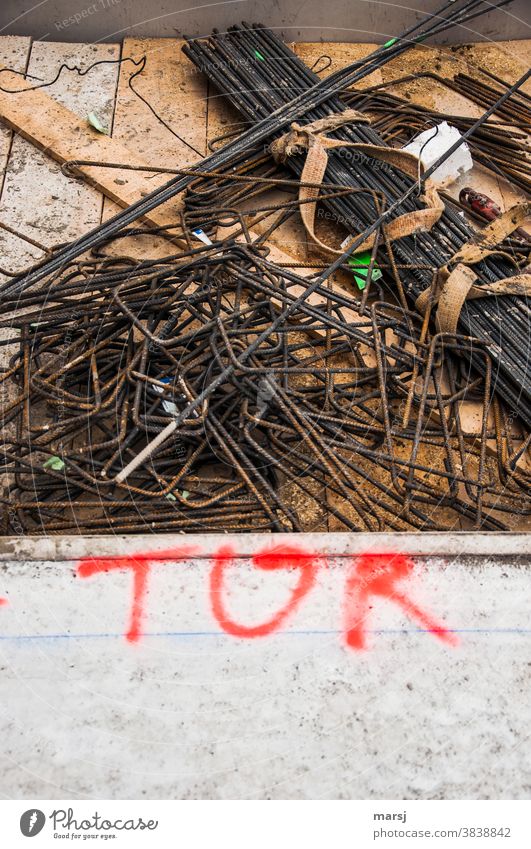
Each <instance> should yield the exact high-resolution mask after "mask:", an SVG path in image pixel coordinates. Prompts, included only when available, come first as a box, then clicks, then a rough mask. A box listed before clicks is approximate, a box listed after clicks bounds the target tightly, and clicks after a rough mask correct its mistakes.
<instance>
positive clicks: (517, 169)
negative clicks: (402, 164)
mask: <svg viewBox="0 0 531 849" xmlns="http://www.w3.org/2000/svg"><path fill="white" fill-rule="evenodd" d="M460 76H462V75H458V76H456V78H455V80H454V81H451V80H445V79H444V78H443V77H439V76H437V75H435V74H427V73H422V74H410V75H408V76H406V77H402V78H400V79H397V80H392V82H390V83H382V84H381V85H377V86H371V88H369V89H366V90H362V91H355V90H353V91H352V92H349V93H348V94H345V95H344V96H343V100H344V102H345V103H346V104H348V105H349V106H352V107H353V108H355V109H358V110H359V111H360V112H363V113H366V114H368V115H370V116H371V123H372V127H373V129H374V130H376V131H377V132H378V134H379V135H380V136H381V137H382V139H384V141H386V142H387V144H392V145H400V146H403V145H405V144H407V142H409V141H410V140H411V139H412V138H413V137H414V136H416V135H417V134H418V133H421V132H423V131H424V130H426V129H427V128H428V127H436V126H437V125H438V124H440V123H441V121H447V122H448V123H449V124H451V125H452V126H453V127H457V129H458V130H460V132H462V133H464V132H466V131H467V130H468V129H470V127H471V126H472V125H473V124H474V123H475V119H474V118H468V117H466V116H464V115H455V114H448V113H445V112H441V111H440V110H437V109H428V108H427V107H426V106H420V105H419V104H417V103H413V102H412V101H410V100H407V99H406V98H404V97H399V96H398V95H396V94H391V93H389V92H387V91H385V89H386V88H387V87H388V86H391V85H392V86H393V88H394V87H396V86H399V85H400V83H405V82H409V81H410V80H419V79H425V78H427V79H429V80H435V81H436V82H437V83H438V84H439V85H445V86H447V87H448V88H451V89H452V90H454V91H459V93H462V94H464V95H465V96H466V97H470V93H469V92H468V91H467V90H466V89H460V88H459V87H457V86H456V85H455V84H454V83H455V81H457V80H458V79H459V78H460ZM499 95H500V92H499V91H498V90H496V91H495V92H494V99H496V98H497V97H499ZM471 99H472V98H471ZM492 102H493V101H491V102H490V103H489V104H488V106H491V105H492ZM482 105H483V104H482ZM530 116H531V110H530ZM517 117H518V113H517V112H516V111H515V112H514V113H512V120H509V118H508V117H504V118H503V119H499V120H497V121H488V122H485V123H484V124H483V125H482V126H481V127H479V128H478V130H476V131H475V132H474V133H473V134H472V136H471V137H470V138H469V139H468V145H469V147H470V150H471V152H472V156H473V159H474V161H475V162H478V163H479V164H480V165H483V166H484V167H485V168H488V169H489V170H491V171H493V172H494V174H496V175H501V176H502V177H504V178H505V179H506V180H509V181H510V182H511V183H512V184H513V185H514V186H517V187H518V188H520V189H522V190H523V191H524V192H526V193H527V194H531V146H530V144H529V135H528V133H526V132H525V131H524V129H523V128H522V125H521V123H520V122H517V123H516V124H515V123H514V122H515V119H516V118H517ZM528 123H529V127H530V128H531V117H530V119H528Z"/></svg>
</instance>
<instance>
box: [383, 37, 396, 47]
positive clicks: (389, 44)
mask: <svg viewBox="0 0 531 849" xmlns="http://www.w3.org/2000/svg"><path fill="white" fill-rule="evenodd" d="M397 41H398V39H397V38H390V39H389V41H386V42H385V44H384V47H392V46H393V44H396V42H397Z"/></svg>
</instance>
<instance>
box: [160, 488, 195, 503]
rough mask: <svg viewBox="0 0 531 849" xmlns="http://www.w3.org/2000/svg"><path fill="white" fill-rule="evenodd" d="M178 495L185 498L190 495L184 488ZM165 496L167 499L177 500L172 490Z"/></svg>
mask: <svg viewBox="0 0 531 849" xmlns="http://www.w3.org/2000/svg"><path fill="white" fill-rule="evenodd" d="M180 495H181V498H184V499H187V498H188V496H189V495H190V493H189V492H188V491H187V490H186V489H183V491H182V492H181V493H180ZM166 498H167V499H168V501H177V499H176V498H175V495H174V494H173V492H168V494H167V496H166Z"/></svg>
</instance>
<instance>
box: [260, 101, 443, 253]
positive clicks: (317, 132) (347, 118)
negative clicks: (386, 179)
mask: <svg viewBox="0 0 531 849" xmlns="http://www.w3.org/2000/svg"><path fill="white" fill-rule="evenodd" d="M353 121H358V122H360V121H363V122H364V123H367V122H368V119H367V117H366V116H365V115H362V114H361V113H360V112H357V111H356V110H355V109H346V110H345V111H344V112H341V113H340V114H339V115H330V116H328V117H327V118H321V119H320V120H319V121H313V122H312V123H310V124H305V125H304V126H301V125H300V124H297V123H293V124H292V125H291V129H290V131H289V132H288V133H285V134H284V135H283V136H281V137H280V138H279V139H277V140H276V141H274V142H273V144H272V145H271V153H272V155H273V157H274V159H275V161H276V162H285V161H286V159H287V158H288V157H289V156H292V155H293V154H295V153H302V152H303V151H305V150H306V151H307V155H306V161H305V163H304V168H303V171H302V175H301V182H303V183H315V184H317V186H319V185H321V184H322V182H323V178H324V175H325V172H326V168H327V165H328V150H331V149H334V148H338V147H348V148H350V149H351V150H355V151H358V152H359V153H362V154H365V155H366V156H369V157H371V158H372V159H376V160H378V161H380V162H383V163H385V164H386V165H390V166H391V167H393V168H396V169H398V170H400V171H403V172H404V173H406V174H407V175H408V176H410V177H413V178H414V179H417V177H418V175H419V160H418V159H417V157H416V156H413V154H411V153H407V152H406V151H403V150H395V149H393V148H389V147H383V146H380V145H373V144H362V143H356V142H345V141H342V140H340V139H330V138H328V137H327V136H326V135H325V133H326V132H330V130H335V129H337V128H338V127H341V126H343V125H344V124H347V123H351V122H353ZM421 173H422V172H421ZM318 197H319V188H317V187H313V188H308V187H304V186H301V188H300V190H299V200H301V201H311V200H312V199H313V200H314V201H315V202H314V203H311V202H310V203H308V202H306V203H302V204H301V207H300V213H301V218H302V221H303V223H304V227H305V229H306V232H307V233H308V235H309V236H310V238H311V239H312V240H313V241H314V242H315V244H316V245H318V246H319V247H320V248H321V250H323V251H325V252H327V253H331V254H335V255H338V256H339V255H341V254H342V253H344V250H345V249H342V250H338V249H336V248H331V247H330V246H329V245H325V243H324V242H322V241H321V240H320V239H319V238H318V237H317V235H316V233H315V213H316V209H317V198H318ZM422 200H423V202H424V203H425V204H426V208H425V209H419V210H415V212H406V213H405V214H404V215H400V216H398V218H395V219H394V220H393V221H391V222H389V223H388V224H386V235H387V237H388V238H389V240H390V241H394V240H395V239H403V238H404V237H405V236H411V235H413V234H414V233H420V232H426V231H428V230H430V229H431V228H432V227H433V225H434V224H435V223H436V222H437V221H438V220H439V218H440V217H441V215H442V212H443V210H444V204H443V202H442V200H441V199H440V197H439V195H438V193H437V189H436V188H435V185H434V184H433V183H432V182H431V181H430V180H426V183H425V185H424V195H423V196H422ZM357 238H358V237H357V235H354V236H351V237H350V239H349V244H351V243H352V242H353V241H355V239H357ZM376 238H377V234H376V233H373V234H371V235H370V236H369V237H368V238H367V239H366V240H365V241H364V242H363V243H362V244H361V245H360V246H359V247H358V248H357V250H356V253H360V252H361V251H365V250H369V249H370V248H372V246H373V245H374V240H375V239H376Z"/></svg>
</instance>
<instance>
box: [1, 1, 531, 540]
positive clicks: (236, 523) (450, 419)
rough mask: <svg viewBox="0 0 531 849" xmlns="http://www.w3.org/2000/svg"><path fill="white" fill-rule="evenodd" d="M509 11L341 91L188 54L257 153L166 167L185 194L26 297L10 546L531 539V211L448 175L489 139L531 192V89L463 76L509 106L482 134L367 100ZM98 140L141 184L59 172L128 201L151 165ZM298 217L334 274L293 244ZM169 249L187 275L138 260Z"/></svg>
mask: <svg viewBox="0 0 531 849" xmlns="http://www.w3.org/2000/svg"><path fill="white" fill-rule="evenodd" d="M498 5H499V6H502V5H505V4H504V3H503V2H502V3H499V4H498ZM482 6H483V4H481V3H479V2H477V0H463V2H457V3H453V2H452V3H446V4H445V6H444V8H443V9H442V10H439V12H438V13H437V14H436V15H428V16H426V17H425V18H424V19H423V20H422V21H420V22H419V23H418V24H416V25H415V26H414V27H412V28H410V29H409V30H407V31H406V32H405V33H403V34H402V36H400V37H398V38H397V39H392V40H391V41H390V42H388V43H387V44H386V45H383V46H382V47H381V48H379V49H378V50H377V51H375V53H374V54H371V55H370V56H369V57H366V58H365V59H364V60H361V61H359V62H357V63H355V64H354V65H352V66H350V67H348V68H345V69H342V70H341V71H339V72H337V73H336V74H333V75H331V76H330V77H328V78H326V79H324V80H319V79H318V78H317V77H316V76H315V74H314V73H313V72H312V71H311V70H309V69H308V68H307V67H306V66H305V65H304V63H303V62H301V61H300V60H299V59H298V58H297V57H296V56H295V54H294V53H293V52H292V51H291V50H289V48H288V47H287V46H286V45H284V44H283V43H282V42H281V41H280V40H279V39H278V38H277V36H275V35H274V34H273V33H272V32H270V31H269V30H267V29H266V28H264V27H261V26H256V25H253V26H248V25H243V26H242V27H234V28H232V29H231V30H230V31H229V32H228V33H226V34H219V33H215V34H214V35H213V36H212V37H211V38H210V39H208V40H207V41H195V40H194V41H190V42H188V43H187V44H186V46H185V52H186V54H187V55H188V56H189V57H190V58H191V59H192V61H193V62H194V63H195V64H196V65H197V66H198V67H199V68H200V70H201V71H202V72H203V73H205V74H206V75H207V76H208V78H209V79H210V80H211V81H212V82H213V83H214V84H215V85H216V86H217V88H218V89H219V90H220V91H221V92H222V93H223V94H224V95H226V96H227V97H228V99H229V101H230V102H231V103H232V104H233V105H234V106H235V107H236V108H237V109H238V110H239V112H240V114H241V115H242V116H243V117H244V118H245V120H246V121H248V122H250V125H251V126H250V127H249V129H247V130H246V131H245V132H243V133H242V134H240V135H239V136H238V138H236V139H234V140H232V141H230V142H229V143H228V144H226V145H224V146H223V147H221V148H219V149H218V147H217V146H216V149H215V150H214V152H213V153H211V154H210V155H209V156H207V157H206V158H204V159H203V160H201V161H200V162H199V163H198V164H197V165H195V166H194V167H192V168H186V169H184V168H181V169H171V168H168V169H165V168H164V169H154V168H151V169H149V170H151V171H152V172H153V173H155V172H156V171H157V170H167V171H168V172H169V173H173V174H175V176H174V177H173V178H172V179H171V180H170V181H169V182H168V183H167V184H165V185H164V186H162V187H160V188H157V189H156V190H155V191H153V192H150V193H149V194H147V196H140V195H142V194H144V195H145V192H144V193H142V192H139V190H138V189H139V186H140V185H141V182H140V180H141V179H142V180H145V177H142V178H140V177H139V178H138V181H137V180H135V181H133V186H131V187H126V188H125V189H124V190H123V192H122V190H121V189H120V186H119V184H118V188H117V189H116V196H117V198H118V199H119V200H121V202H127V198H128V197H129V196H130V193H131V192H136V193H137V194H136V198H135V199H134V201H133V203H132V204H131V205H130V206H128V207H127V209H125V210H124V211H123V212H120V213H119V214H118V215H115V216H114V218H112V219H110V220H109V221H106V222H105V223H103V224H101V225H100V226H98V227H97V228H95V229H94V230H93V231H91V232H90V233H87V234H86V236H85V237H83V238H81V239H79V240H77V241H76V242H75V243H71V244H68V245H66V246H62V247H59V248H57V249H56V250H54V251H52V252H50V253H49V255H48V256H47V257H46V258H45V259H44V260H43V261H42V262H40V263H39V264H37V265H35V266H33V267H31V268H30V269H26V270H25V271H24V272H22V273H18V274H12V275H10V276H9V277H8V279H6V280H5V281H4V282H3V283H1V284H0V296H1V298H2V307H3V319H2V321H1V322H0V334H1V340H2V341H1V342H0V345H1V346H5V347H8V349H9V350H10V351H12V352H13V353H12V355H11V359H10V362H9V365H8V367H7V368H6V369H5V371H4V372H3V374H1V375H0V384H1V385H2V388H3V390H4V399H6V400H5V401H4V404H3V444H2V446H1V448H0V451H1V456H2V472H1V479H2V483H3V492H4V494H3V497H2V503H3V505H4V510H3V513H2V517H3V533H8V534H9V533H15V532H16V533H19V532H21V531H20V530H19V529H22V532H23V533H27V534H42V533H46V534H62V533H78V532H80V533H84V534H86V533H89V534H90V533H93V534H97V533H109V532H126V533H140V532H145V531H146V528H150V529H152V530H153V531H181V532H183V533H184V532H188V531H196V532H197V531H206V532H219V531H233V532H234V531H251V530H253V531H262V532H275V531H309V530H339V531H364V530H370V531H384V530H388V529H392V530H409V529H419V530H449V529H455V528H458V529H480V528H481V529H483V530H490V531H495V530H506V529H511V528H513V527H514V525H515V522H516V523H517V525H518V527H519V528H521V527H522V525H523V524H525V520H526V517H527V516H528V515H529V513H530V508H531V499H530V489H529V482H530V474H531V467H530V464H529V459H528V458H529V451H530V443H531V436H530V434H529V430H528V428H529V425H530V424H531V380H530V378H529V374H528V368H527V360H528V358H529V354H530V353H531V350H529V318H530V314H529V308H528V306H527V301H526V297H525V296H526V295H527V294H530V293H531V278H530V274H529V268H528V265H529V256H528V254H529V243H528V237H527V231H526V230H525V228H524V227H523V226H522V225H525V223H526V222H525V219H526V216H527V215H528V213H529V204H522V205H520V206H519V207H517V208H514V209H512V210H510V211H509V212H505V213H503V212H502V210H501V209H500V208H499V207H497V206H496V204H494V203H493V202H492V201H490V199H489V198H488V197H487V198H486V199H484V198H485V196H484V195H481V193H478V192H477V191H476V190H475V189H474V188H473V187H472V186H467V187H466V189H463V190H462V191H461V195H460V201H458V200H457V198H451V197H450V196H449V195H448V194H447V192H439V191H438V189H437V187H436V186H435V185H434V184H433V183H432V181H431V180H430V177H431V176H432V175H433V174H434V173H436V170H437V169H438V168H440V167H441V165H444V164H445V163H447V162H448V161H449V160H450V157H451V156H452V154H453V153H454V152H455V151H456V150H457V151H460V150H462V143H463V141H466V142H467V143H469V144H470V149H471V153H472V156H473V158H474V160H475V161H476V162H478V161H480V162H483V163H484V162H485V161H487V160H488V161H489V162H490V164H491V166H492V168H493V169H494V170H496V171H502V172H503V173H504V175H505V176H511V175H513V176H514V177H515V183H516V184H517V185H518V186H519V187H523V186H525V185H528V181H529V172H528V167H529V166H528V161H527V162H526V161H524V160H525V157H524V156H522V157H521V160H520V157H519V154H520V153H521V152H525V151H528V139H527V135H526V132H525V130H526V127H527V126H528V124H529V114H528V113H529V106H528V104H527V102H526V98H525V96H523V95H522V94H521V92H520V86H521V83H522V82H523V81H524V80H525V79H526V78H527V77H529V74H528V75H527V77H523V78H522V80H519V81H518V82H517V83H516V84H514V85H509V84H505V83H504V82H503V80H501V79H498V78H496V79H495V80H494V81H492V80H491V81H489V84H488V85H487V84H485V85H479V84H476V83H477V81H472V83H470V81H469V80H468V78H466V77H463V75H460V76H458V77H456V79H457V82H456V85H457V86H458V87H459V88H460V90H462V91H466V92H468V94H467V96H470V97H471V98H472V99H475V102H478V103H479V102H480V100H481V101H482V104H481V105H482V107H484V108H485V109H486V112H485V114H484V115H483V116H482V117H481V118H479V119H477V120H476V119H465V118H463V119H461V123H459V122H458V121H457V120H456V121H454V119H453V117H452V116H445V115H443V114H441V113H436V112H429V111H428V110H426V109H423V108H422V107H417V106H414V105H413V104H411V103H410V102H409V101H402V100H401V99H400V98H399V97H398V96H397V95H396V94H394V93H387V92H385V91H382V90H381V89H382V86H376V87H372V88H370V89H367V90H365V91H363V90H361V91H359V90H356V91H353V90H351V89H350V86H351V85H352V84H353V83H354V82H359V81H360V80H362V79H364V78H365V76H367V75H368V74H370V73H372V72H373V71H374V70H375V69H378V68H380V67H382V65H383V64H385V63H387V62H388V61H389V60H390V59H391V58H393V57H396V56H398V55H400V54H401V53H402V52H403V51H405V50H407V49H408V47H409V44H410V43H411V37H412V35H413V37H414V39H415V40H417V41H418V40H424V39H426V38H427V37H429V36H430V35H432V34H435V33H438V32H442V31H443V30H444V29H445V28H446V27H449V26H450V25H451V24H452V23H455V22H456V21H460V22H464V21H468V20H471V19H472V18H473V17H475V16H476V15H477V14H480V12H481V11H482V9H481V8H480V7H482ZM530 73H531V72H530ZM491 82H495V83H496V85H495V86H494V85H491ZM30 94H33V93H30ZM38 94H39V97H41V98H42V97H44V95H43V94H42V92H39V93H38ZM397 104H399V105H400V108H398V107H397ZM402 107H403V108H402ZM526 110H527V111H526ZM404 115H406V116H407V117H406V118H404V117H403V116H404ZM492 116H497V118H496V119H494V120H493V119H492ZM67 119H68V116H66V115H65V113H64V112H63V113H62V120H63V121H67ZM489 119H490V120H489ZM446 120H447V121H448V122H449V123H450V124H451V125H452V126H455V127H457V131H459V132H458V136H459V138H457V140H456V141H453V142H452V143H450V144H449V145H445V148H444V151H443V152H442V153H441V155H440V156H437V157H436V158H435V160H434V161H430V164H429V166H428V167H427V169H426V170H423V168H422V166H421V165H420V163H419V160H418V159H417V158H416V157H414V156H412V155H411V154H408V153H404V152H402V151H400V150H398V149H397V148H400V147H402V146H403V145H404V144H407V142H408V141H410V139H411V137H412V136H414V135H416V134H417V133H418V132H420V131H423V130H425V129H426V127H428V128H433V127H436V126H438V125H439V124H440V123H441V121H446ZM526 122H527V124H526ZM96 129H97V128H96ZM429 132H430V134H431V135H433V132H431V131H429ZM459 134H461V135H459ZM70 137H72V138H73V133H72V132H70V133H69V138H70ZM501 140H503V141H504V142H505V141H509V142H510V144H511V145H512V147H511V151H512V152H511V154H510V156H509V155H506V154H505V153H500V154H499V155H498V153H497V151H498V149H499V148H500V141H501ZM95 144H96V143H95V142H94V140H92V139H89V140H88V142H87V147H86V150H87V152H88V153H89V154H91V155H93V151H95V150H101V146H102V145H104V146H105V150H106V151H107V152H108V154H109V157H110V159H111V160H113V161H105V160H100V159H91V158H89V159H83V158H82V157H81V156H79V157H77V158H76V159H74V158H73V157H71V158H69V151H70V150H71V146H69V145H70V142H69V143H68V144H65V143H60V144H59V145H58V147H59V148H60V151H61V152H60V154H58V153H57V152H56V153H55V154H54V155H56V156H57V158H59V159H61V161H63V162H64V163H65V165H64V169H65V173H68V174H72V173H75V174H77V175H85V176H88V175H90V174H91V173H96V174H97V180H95V181H94V182H96V183H97V184H98V185H100V187H102V186H103V187H104V191H106V193H109V192H111V196H112V191H113V189H112V185H111V183H112V177H111V178H109V177H108V176H107V177H106V176H105V173H107V174H111V175H112V174H113V173H114V174H116V170H115V169H117V168H119V169H129V170H131V171H137V172H138V173H141V172H142V171H145V170H146V168H147V167H148V166H146V164H145V163H143V162H142V160H141V158H140V157H138V156H134V155H132V156H131V157H129V156H128V152H127V150H126V149H125V148H123V146H122V148H118V147H117V148H115V147H114V142H113V140H112V139H110V138H107V137H106V136H101V135H100V136H99V137H98V142H97V145H98V146H95ZM52 152H53V151H52ZM113 154H115V155H116V154H120V161H118V162H117V161H114V159H113ZM271 154H273V157H272V156H271ZM135 176H138V175H135ZM89 179H90V177H89ZM467 179H469V177H468V175H467ZM109 186H111V188H110V189H109ZM184 191H186V194H185V195H184V196H183V192H184ZM128 193H129V195H128ZM177 197H179V201H180V203H179V206H178V212H177V213H176V214H174V215H173V216H170V220H168V207H165V208H164V209H165V212H162V211H161V205H162V204H163V203H164V202H165V201H167V200H169V199H172V198H173V199H176V198H177ZM124 199H125V200H124ZM489 201H490V202H489ZM460 204H461V207H460ZM463 209H466V210H467V211H470V212H473V213H474V215H475V216H476V217H478V216H479V218H480V219H482V220H483V221H486V220H488V221H489V222H490V223H489V225H488V226H487V227H486V228H485V229H483V231H482V232H480V233H478V232H477V231H476V230H475V228H474V226H473V223H472V222H471V221H470V220H469V218H468V217H466V218H465V216H464V213H463ZM321 211H324V213H325V215H324V217H323V216H320V214H319V213H320V212H321ZM294 221H298V222H301V221H302V222H303V224H304V226H305V229H306V233H307V234H308V236H309V237H310V243H311V246H312V249H313V251H314V254H313V255H312V256H310V257H302V256H301V255H300V252H299V251H298V250H297V249H296V248H294V250H293V253H292V254H288V253H286V252H285V251H282V250H279V249H278V247H277V246H276V245H275V237H276V234H277V233H278V232H279V231H280V230H281V229H282V227H283V226H285V225H286V223H287V222H291V223H293V222H294ZM146 234H148V235H157V236H159V237H163V238H164V240H165V244H166V246H167V253H166V255H164V256H162V255H161V254H160V252H159V254H157V256H155V255H154V256H153V257H149V256H146V255H144V258H142V259H141V260H138V259H137V258H135V256H134V255H133V254H135V251H131V246H132V245H134V243H135V241H139V242H140V244H144V242H142V240H143V239H145V236H146ZM140 253H141V252H140ZM138 255H139V252H138V251H137V252H136V256H138ZM515 505H517V509H516V506H515Z"/></svg>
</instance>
